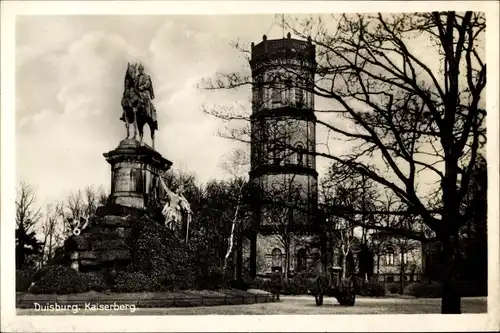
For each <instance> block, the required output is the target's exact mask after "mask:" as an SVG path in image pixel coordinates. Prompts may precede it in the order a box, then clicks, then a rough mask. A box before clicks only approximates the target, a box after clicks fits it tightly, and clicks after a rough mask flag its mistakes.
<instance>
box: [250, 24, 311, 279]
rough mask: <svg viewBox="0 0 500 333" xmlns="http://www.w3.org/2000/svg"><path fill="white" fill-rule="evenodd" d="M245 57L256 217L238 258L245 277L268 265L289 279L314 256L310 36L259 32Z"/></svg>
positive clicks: (259, 272) (267, 271) (268, 270)
mask: <svg viewBox="0 0 500 333" xmlns="http://www.w3.org/2000/svg"><path fill="white" fill-rule="evenodd" d="M251 55H252V57H251V60H250V66H251V69H252V78H253V90H252V94H253V96H252V116H251V135H252V143H251V170H250V181H251V184H252V185H253V186H254V187H253V188H254V189H255V190H254V191H253V193H254V198H253V199H254V200H252V202H254V212H255V218H254V221H253V225H252V227H251V228H250V229H251V230H250V231H249V232H248V238H247V242H248V243H249V244H247V245H248V246H246V248H249V251H247V254H246V255H247V256H249V257H248V258H245V259H247V260H248V261H247V262H249V265H248V269H249V273H250V275H251V276H268V275H269V274H271V272H272V271H274V270H280V271H281V272H283V273H285V271H286V272H288V276H291V275H293V274H294V273H297V272H298V271H302V270H305V269H307V268H308V266H311V264H312V263H313V262H314V259H315V258H319V250H317V249H316V248H315V247H312V246H311V245H310V244H311V242H310V241H309V240H310V238H311V236H312V235H314V232H313V230H314V225H315V216H316V211H317V201H318V199H317V193H318V185H317V178H318V173H317V171H316V158H315V149H316V148H315V146H316V133H315V130H316V116H315V114H314V95H313V93H312V92H311V91H312V88H313V82H314V74H315V69H316V60H315V58H316V52H315V46H314V45H313V44H312V42H311V39H310V38H309V39H308V40H307V41H302V40H297V39H292V38H291V36H290V33H289V34H288V36H287V38H283V39H274V40H268V39H267V37H266V36H265V35H264V36H263V40H262V42H260V43H259V44H257V45H254V43H252V50H251ZM287 234H289V236H287ZM244 247H245V246H244ZM243 256H244V255H243ZM241 259H242V260H243V261H246V260H245V259H244V258H241Z"/></svg>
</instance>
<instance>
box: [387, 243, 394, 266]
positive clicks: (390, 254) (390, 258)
mask: <svg viewBox="0 0 500 333" xmlns="http://www.w3.org/2000/svg"><path fill="white" fill-rule="evenodd" d="M385 263H386V265H394V249H393V248H392V247H391V246H388V247H387V248H386V250H385Z"/></svg>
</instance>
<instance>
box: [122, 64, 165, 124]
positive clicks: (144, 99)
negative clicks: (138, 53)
mask: <svg viewBox="0 0 500 333" xmlns="http://www.w3.org/2000/svg"><path fill="white" fill-rule="evenodd" d="M137 70H138V71H139V74H137V76H136V77H135V78H134V80H135V84H134V88H135V91H136V93H137V94H138V95H139V97H140V100H139V103H140V106H141V107H142V110H144V112H145V113H146V116H147V117H149V118H151V120H152V121H153V122H154V124H155V125H156V126H155V127H156V128H155V129H157V128H158V125H157V124H158V122H157V119H156V109H155V107H154V105H153V103H152V100H153V99H154V98H155V94H154V90H153V83H152V82H151V77H150V76H149V75H148V74H146V73H144V66H143V65H142V64H140V65H139V67H138V68H137ZM128 93H129V96H127V97H128V98H129V99H132V98H133V96H132V95H133V92H132V91H131V90H129V91H128ZM120 120H123V121H125V112H123V114H122V116H121V117H120Z"/></svg>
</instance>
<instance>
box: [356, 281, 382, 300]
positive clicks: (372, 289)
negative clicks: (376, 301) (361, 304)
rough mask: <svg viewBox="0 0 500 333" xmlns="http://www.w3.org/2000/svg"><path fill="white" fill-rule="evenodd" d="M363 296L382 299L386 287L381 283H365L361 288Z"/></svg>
mask: <svg viewBox="0 0 500 333" xmlns="http://www.w3.org/2000/svg"><path fill="white" fill-rule="evenodd" d="M360 295H361V296H370V297H380V296H384V295H385V287H384V286H383V285H382V284H379V283H373V282H369V283H365V284H364V285H361V287H360Z"/></svg>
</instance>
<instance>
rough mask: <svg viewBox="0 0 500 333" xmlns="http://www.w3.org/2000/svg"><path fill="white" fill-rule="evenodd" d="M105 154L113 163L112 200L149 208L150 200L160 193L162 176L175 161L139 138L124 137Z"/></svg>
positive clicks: (123, 204)
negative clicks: (160, 178) (159, 181)
mask: <svg viewBox="0 0 500 333" xmlns="http://www.w3.org/2000/svg"><path fill="white" fill-rule="evenodd" d="M104 157H105V158H106V161H108V163H109V164H110V165H111V194H110V203H111V204H114V205H120V206H125V207H132V208H138V209H147V207H148V204H149V202H150V201H152V200H153V201H154V200H156V199H157V198H158V197H159V193H158V190H157V189H158V177H159V175H161V174H163V173H164V172H166V171H167V170H169V169H170V167H171V165H172V162H171V161H169V160H167V159H165V158H164V157H163V156H161V154H160V153H158V152H157V151H156V150H154V149H153V148H151V147H149V146H148V145H146V144H144V143H141V142H139V141H137V140H135V139H125V140H122V141H121V142H120V144H119V145H118V147H117V148H116V149H114V150H112V151H110V152H108V153H105V154H104Z"/></svg>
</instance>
